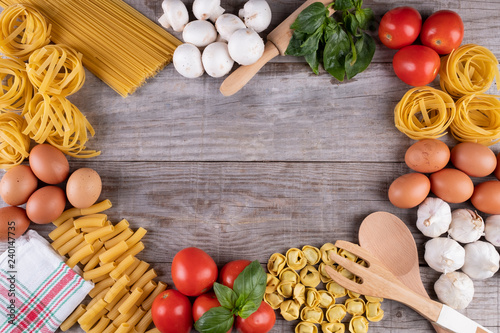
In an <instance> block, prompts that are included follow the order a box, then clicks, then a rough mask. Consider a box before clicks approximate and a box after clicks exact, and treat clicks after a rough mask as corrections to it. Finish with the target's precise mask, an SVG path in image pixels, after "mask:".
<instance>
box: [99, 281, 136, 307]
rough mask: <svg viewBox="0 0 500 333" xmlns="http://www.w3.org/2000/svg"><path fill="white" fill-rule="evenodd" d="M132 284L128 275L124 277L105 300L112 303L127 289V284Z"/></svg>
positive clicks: (116, 283)
mask: <svg viewBox="0 0 500 333" xmlns="http://www.w3.org/2000/svg"><path fill="white" fill-rule="evenodd" d="M129 282H130V279H129V277H128V276H127V275H123V276H122V277H121V278H120V279H118V281H116V282H115V284H114V285H113V286H112V287H111V289H110V290H109V291H108V293H107V294H106V296H104V300H105V301H106V303H111V302H112V301H113V300H114V299H115V297H116V296H117V295H118V294H119V293H120V291H121V290H123V289H125V287H126V286H127V284H128V283H129Z"/></svg>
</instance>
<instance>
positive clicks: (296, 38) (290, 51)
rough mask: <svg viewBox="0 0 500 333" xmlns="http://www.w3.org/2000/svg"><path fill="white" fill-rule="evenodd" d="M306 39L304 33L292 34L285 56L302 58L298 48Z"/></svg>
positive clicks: (296, 32) (295, 32)
mask: <svg viewBox="0 0 500 333" xmlns="http://www.w3.org/2000/svg"><path fill="white" fill-rule="evenodd" d="M307 37H308V35H307V34H306V33H304V32H300V31H298V30H295V31H294V32H293V34H292V39H290V43H289V44H288V47H287V49H286V51H285V54H286V55H291V56H294V57H301V56H303V54H302V51H303V50H302V48H301V47H300V46H301V45H302V44H304V42H305V41H306V39H307Z"/></svg>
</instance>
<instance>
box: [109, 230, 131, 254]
mask: <svg viewBox="0 0 500 333" xmlns="http://www.w3.org/2000/svg"><path fill="white" fill-rule="evenodd" d="M133 234H134V232H133V231H132V229H130V228H127V229H125V230H123V231H122V232H120V233H119V234H118V235H116V236H115V237H113V238H111V239H110V240H108V241H106V242H104V246H105V247H106V248H107V249H110V248H112V247H113V246H115V245H116V244H118V243H120V242H121V241H126V240H127V239H129V238H130V237H131V236H132V235H133Z"/></svg>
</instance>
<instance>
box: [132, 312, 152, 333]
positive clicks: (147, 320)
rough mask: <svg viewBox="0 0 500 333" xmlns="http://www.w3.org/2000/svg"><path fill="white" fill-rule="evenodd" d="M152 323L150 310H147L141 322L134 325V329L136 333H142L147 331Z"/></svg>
mask: <svg viewBox="0 0 500 333" xmlns="http://www.w3.org/2000/svg"><path fill="white" fill-rule="evenodd" d="M152 322H153V316H152V315H151V309H149V310H147V311H146V313H145V314H144V316H143V317H142V318H141V320H140V321H139V322H138V323H137V325H135V329H136V330H137V332H138V333H144V332H146V330H147V329H148V327H149V325H151V323H152Z"/></svg>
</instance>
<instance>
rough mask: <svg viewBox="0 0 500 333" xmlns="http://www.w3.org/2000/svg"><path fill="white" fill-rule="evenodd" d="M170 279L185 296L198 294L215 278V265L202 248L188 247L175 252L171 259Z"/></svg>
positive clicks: (206, 288) (203, 291)
mask: <svg viewBox="0 0 500 333" xmlns="http://www.w3.org/2000/svg"><path fill="white" fill-rule="evenodd" d="M172 280H173V281H174V284H175V287H176V288H177V290H179V291H180V292H181V293H183V294H184V295H186V296H199V295H201V294H203V293H205V292H207V291H208V290H210V289H211V288H212V286H213V284H214V282H215V281H216V280H217V265H216V264H215V261H214V260H213V259H212V258H211V257H210V256H209V255H208V254H207V253H206V252H204V251H203V250H200V249H198V248H196V247H188V248H185V249H183V250H180V251H179V252H177V254H176V255H175V257H174V260H173V261H172Z"/></svg>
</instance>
